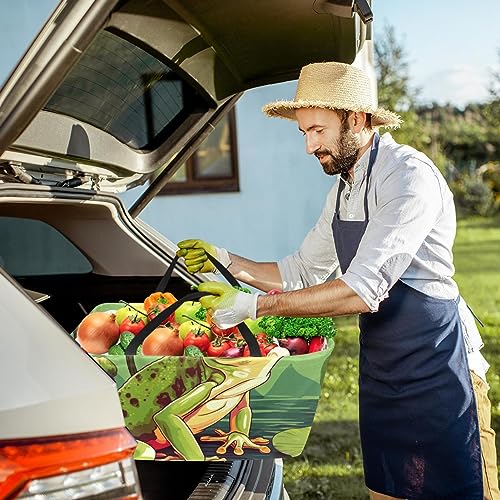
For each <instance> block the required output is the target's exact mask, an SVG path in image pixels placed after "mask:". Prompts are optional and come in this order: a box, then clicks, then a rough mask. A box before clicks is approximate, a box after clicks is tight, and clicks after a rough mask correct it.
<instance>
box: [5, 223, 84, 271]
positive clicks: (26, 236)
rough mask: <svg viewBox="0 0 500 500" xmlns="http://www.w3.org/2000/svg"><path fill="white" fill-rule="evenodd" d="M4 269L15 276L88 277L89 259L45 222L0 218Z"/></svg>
mask: <svg viewBox="0 0 500 500" xmlns="http://www.w3.org/2000/svg"><path fill="white" fill-rule="evenodd" d="M0 234H1V235H2V237H1V238H0V265H1V266H2V267H3V268H4V269H5V270H6V271H7V272H8V273H9V274H11V275H12V276H35V275H48V274H75V273H88V272H90V271H91V270H92V266H91V264H90V262H89V261H88V260H87V258H86V257H85V256H84V255H83V254H82V253H81V252H80V251H79V250H78V249H77V248H76V247H75V246H74V245H73V244H72V243H71V242H70V241H68V240H67V239H66V238H65V237H64V236H63V235H62V234H61V233H59V232H58V231H57V230H56V229H54V228H53V227H52V226H49V225H48V224H46V223H45V222H41V221H38V220H32V219H17V218H13V217H0Z"/></svg>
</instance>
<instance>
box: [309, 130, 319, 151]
mask: <svg viewBox="0 0 500 500" xmlns="http://www.w3.org/2000/svg"><path fill="white" fill-rule="evenodd" d="M318 149H319V144H318V143H317V142H316V141H315V140H313V139H312V138H311V136H309V135H307V134H306V153H307V154H308V155H312V154H314V153H315V152H316V151H317V150H318Z"/></svg>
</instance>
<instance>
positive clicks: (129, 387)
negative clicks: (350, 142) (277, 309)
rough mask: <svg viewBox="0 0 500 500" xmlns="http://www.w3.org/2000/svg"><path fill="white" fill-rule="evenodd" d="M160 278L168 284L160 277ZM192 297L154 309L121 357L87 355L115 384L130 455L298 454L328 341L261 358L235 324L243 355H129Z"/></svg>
mask: <svg viewBox="0 0 500 500" xmlns="http://www.w3.org/2000/svg"><path fill="white" fill-rule="evenodd" d="M173 265H175V262H174V263H173ZM173 265H172V266H171V267H173ZM224 271H226V270H225V269H224ZM167 274H168V273H166V276H167ZM224 274H226V272H225V273H224ZM226 278H227V276H226ZM229 279H231V281H232V283H231V284H234V283H236V284H237V283H238V282H236V280H234V278H233V277H232V276H231V275H229ZM233 280H234V281H233ZM162 281H163V282H168V277H167V278H164V280H162ZM159 289H160V290H162V289H164V287H160V286H159ZM200 296H201V294H200V293H195V294H190V295H188V296H186V297H184V298H183V299H181V300H179V301H178V302H176V303H174V304H172V305H171V306H170V307H168V308H167V309H165V310H164V311H162V312H161V313H160V314H159V315H158V316H157V317H155V318H154V319H153V320H152V321H151V322H150V323H148V325H146V327H145V328H144V329H143V330H142V331H141V332H139V334H138V335H137V336H136V337H135V338H134V339H133V341H132V342H131V343H130V344H129V346H128V347H127V349H126V350H125V355H109V354H105V355H94V356H93V358H94V359H95V360H96V361H97V362H98V363H99V364H100V366H101V367H102V368H103V369H104V370H106V372H107V373H108V374H109V375H110V376H111V377H112V378H113V379H114V381H115V382H116V385H117V388H118V393H119V396H120V401H121V405H122V410H123V416H124V419H125V424H126V426H127V428H128V430H129V431H130V432H131V433H132V435H133V436H134V437H135V438H136V440H137V442H138V446H137V449H136V453H135V455H134V458H136V459H144V460H171V459H180V460H207V459H227V460H231V459H235V458H244V459H252V458H254V459H263V458H276V457H295V456H298V455H300V453H301V452H302V451H303V449H304V447H305V444H306V441H307V438H308V436H309V432H310V430H311V425H312V423H313V419H314V415H315V412H316V408H317V405H318V400H319V397H320V393H321V384H322V381H323V377H324V374H325V369H326V363H327V360H328V358H329V356H330V354H331V353H332V350H333V347H334V343H333V340H329V342H328V345H327V346H326V348H325V349H324V350H322V351H319V352H314V353H310V354H303V355H296V356H282V355H269V356H264V357H263V356H261V355H260V350H259V348H258V345H257V342H256V339H255V337H254V335H253V334H252V333H251V332H250V330H249V329H248V327H247V326H246V325H245V324H241V325H239V329H240V332H241V333H242V335H243V336H244V338H245V340H246V341H247V343H248V345H249V347H250V349H251V350H250V357H237V358H216V357H188V356H161V357H159V356H144V355H142V354H132V353H134V352H136V350H137V347H138V346H139V345H140V342H141V341H142V340H143V339H144V338H145V337H146V336H147V334H148V333H150V332H151V331H153V330H154V328H156V327H157V326H159V325H160V324H161V322H162V321H164V320H165V319H166V318H167V317H168V316H169V315H170V314H172V313H173V312H174V311H175V309H176V308H177V307H178V306H179V305H180V304H181V303H183V302H185V301H187V300H197V298H199V297H200ZM121 307H123V304H122V303H116V304H115V303H109V304H101V305H99V306H97V307H95V308H94V310H93V312H95V311H113V310H117V309H119V308H121ZM277 351H280V350H277ZM271 352H272V351H271Z"/></svg>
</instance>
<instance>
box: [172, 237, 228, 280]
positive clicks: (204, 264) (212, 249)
mask: <svg viewBox="0 0 500 500" xmlns="http://www.w3.org/2000/svg"><path fill="white" fill-rule="evenodd" d="M177 246H178V247H179V250H177V256H178V257H184V262H185V263H186V269H187V270H188V271H189V272H190V273H191V274H194V273H213V272H215V266H214V265H213V264H212V263H211V262H210V261H209V260H208V257H207V254H210V255H211V256H212V257H215V258H216V259H217V260H218V261H219V262H220V263H221V264H222V265H223V266H224V267H228V266H229V265H230V264H231V258H230V257H229V254H228V252H227V250H226V249H224V248H217V247H216V246H214V245H212V244H210V243H208V242H206V241H203V240H196V239H194V240H183V241H180V242H179V243H177Z"/></svg>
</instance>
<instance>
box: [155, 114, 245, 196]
mask: <svg viewBox="0 0 500 500" xmlns="http://www.w3.org/2000/svg"><path fill="white" fill-rule="evenodd" d="M238 190H239V179H238V151H237V145H236V117H235V113H234V110H231V111H230V112H229V113H228V114H227V115H226V116H225V117H224V118H223V119H222V120H221V121H220V122H219V123H218V125H217V126H216V127H215V129H214V130H213V131H212V133H211V134H210V135H209V136H208V137H207V138H206V139H205V141H204V142H203V143H202V144H201V146H200V147H199V148H198V149H197V150H196V152H195V153H194V154H193V155H192V156H191V158H189V160H188V161H187V162H186V163H185V164H184V165H182V166H181V167H180V168H179V170H177V172H176V173H175V174H174V176H173V177H172V178H171V179H170V180H169V182H168V184H167V185H166V186H165V187H164V188H163V189H162V190H161V192H160V194H189V193H196V192H201V191H203V192H221V191H238Z"/></svg>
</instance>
